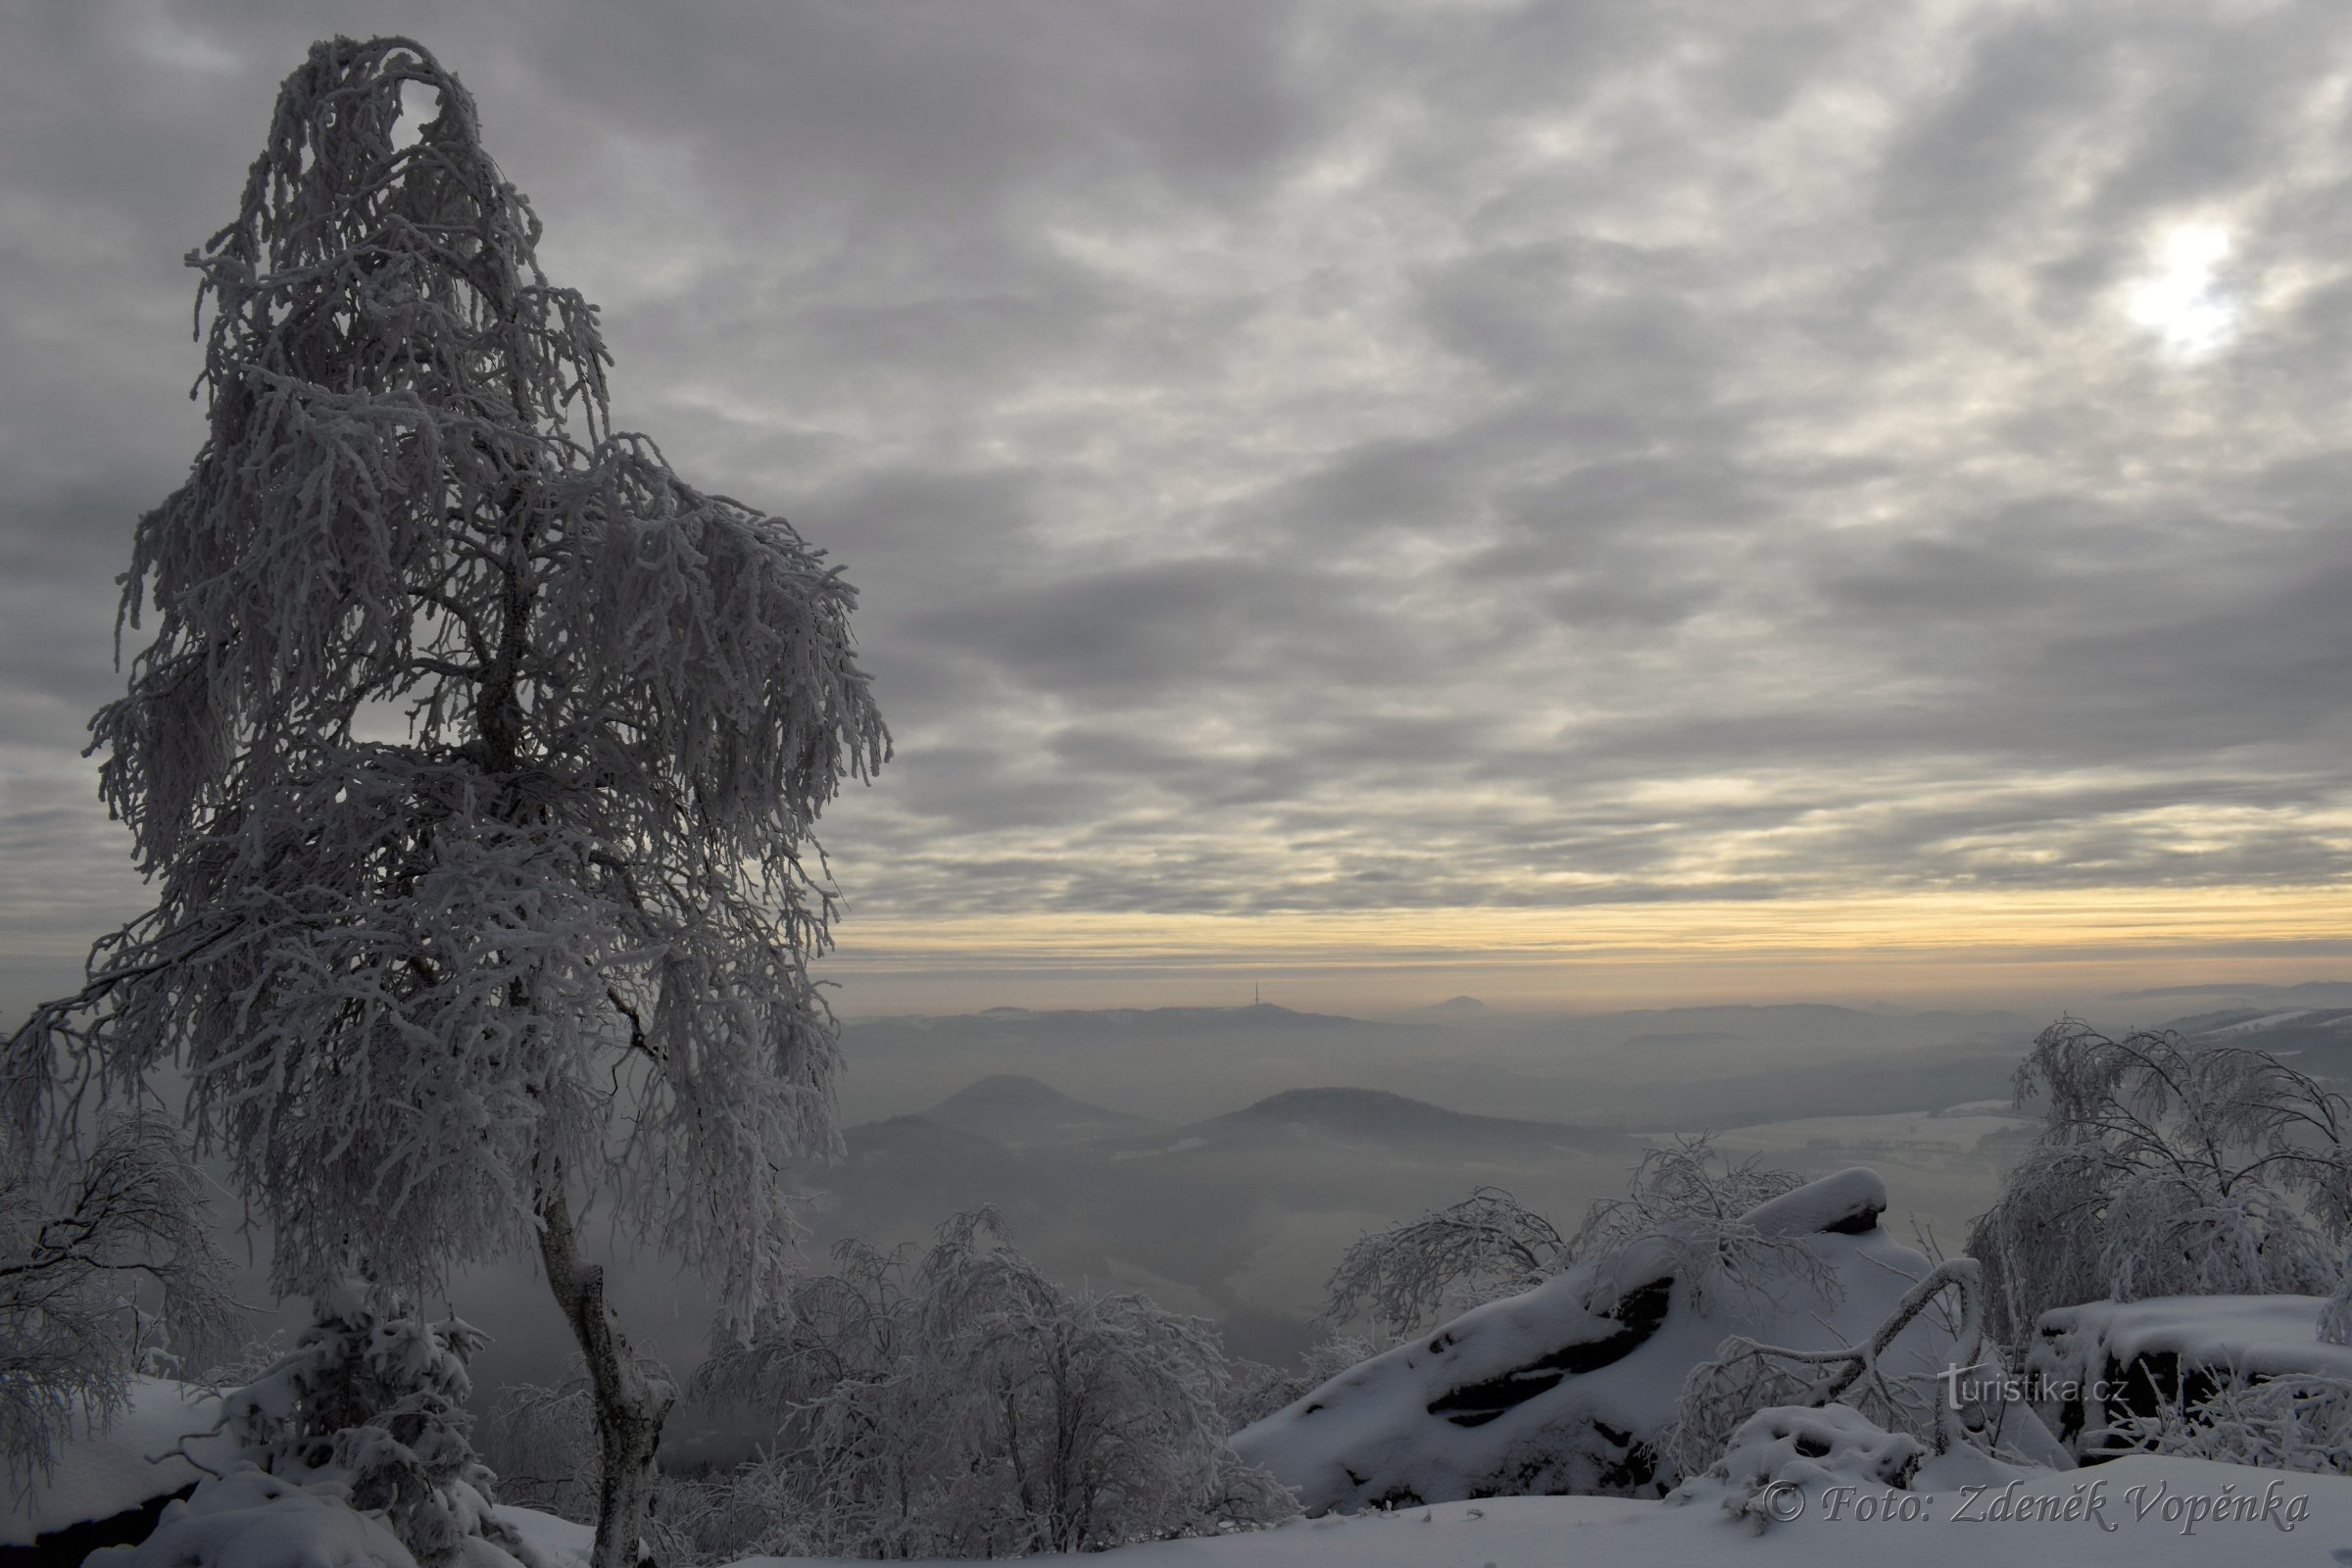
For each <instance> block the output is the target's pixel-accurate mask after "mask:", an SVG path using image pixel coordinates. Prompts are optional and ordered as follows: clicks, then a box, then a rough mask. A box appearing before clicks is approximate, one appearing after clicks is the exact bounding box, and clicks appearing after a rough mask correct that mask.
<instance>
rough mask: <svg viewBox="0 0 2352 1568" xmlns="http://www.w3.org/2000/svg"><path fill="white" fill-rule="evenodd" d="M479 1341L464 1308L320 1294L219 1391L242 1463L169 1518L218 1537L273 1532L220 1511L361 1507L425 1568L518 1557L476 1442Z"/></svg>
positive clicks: (164, 1552)
mask: <svg viewBox="0 0 2352 1568" xmlns="http://www.w3.org/2000/svg"><path fill="white" fill-rule="evenodd" d="M482 1343H483V1340H482V1336H481V1335H480V1334H479V1333H478V1332H477V1331H476V1330H474V1329H472V1328H469V1327H468V1326H466V1324H464V1323H461V1322H458V1321H456V1320H454V1319H453V1320H451V1321H450V1322H447V1323H439V1324H432V1323H427V1322H425V1321H424V1319H423V1318H422V1316H421V1315H419V1314H418V1313H417V1311H416V1309H415V1308H414V1307H413V1306H411V1305H410V1304H409V1303H408V1302H407V1301H406V1300H404V1299H402V1298H401V1297H400V1296H399V1294H398V1293H397V1292H395V1291H393V1290H391V1289H390V1288H388V1287H386V1286H382V1285H373V1284H363V1283H359V1282H351V1283H347V1284H344V1285H342V1286H338V1287H336V1288H335V1289H333V1290H330V1291H327V1292H325V1293H323V1294H321V1295H320V1297H319V1299H318V1300H317V1302H316V1303H315V1307H314V1315H313V1321H312V1323H311V1325H310V1327H309V1328H307V1329H305V1330H304V1331H303V1333H302V1334H301V1336H300V1337H299V1338H298V1339H297V1340H296V1341H295V1344H294V1348H293V1349H292V1350H291V1351H289V1352H288V1353H286V1354H285V1355H284V1356H282V1357H281V1358H279V1359H278V1360H277V1361H276V1362H275V1363H274V1364H273V1365H271V1366H270V1367H269V1368H267V1369H265V1370H264V1371H263V1372H262V1373H261V1374H260V1375H259V1376H258V1377H256V1378H255V1379H254V1380H253V1381H252V1382H250V1383H248V1384H246V1385H245V1386H244V1387H243V1388H240V1389H237V1390H234V1391H232V1392H230V1393H228V1394H226V1395H225V1396H224V1397H223V1398H222V1401H221V1423H222V1425H223V1426H224V1427H225V1428H226V1430H227V1431H228V1433H229V1434H230V1435H231V1436H233V1437H234V1438H235V1439H236V1440H237V1441H238V1443H239V1445H240V1446H241V1448H242V1450H243V1455H244V1464H243V1466H242V1467H241V1468H239V1469H235V1470H232V1471H230V1472H229V1473H227V1474H226V1475H224V1476H221V1477H218V1478H216V1479H214V1480H210V1481H207V1482H205V1483H203V1484H202V1485H201V1486H199V1487H198V1489H197V1493H196V1495H195V1496H194V1497H192V1498H190V1499H189V1501H188V1503H187V1504H185V1505H181V1513H180V1514H178V1515H169V1514H168V1515H167V1520H166V1523H167V1524H169V1523H171V1522H172V1519H174V1518H177V1519H180V1520H181V1526H180V1527H178V1528H181V1529H183V1532H194V1533H195V1536H196V1537H200V1538H201V1539H202V1540H204V1541H207V1542H210V1541H213V1540H215V1538H216V1537H218V1536H220V1534H221V1532H222V1531H230V1530H232V1529H233V1530H235V1531H242V1530H244V1529H246V1528H247V1527H248V1525H252V1527H253V1528H255V1529H261V1530H263V1534H264V1535H265V1536H267V1535H268V1530H267V1529H266V1528H265V1527H263V1526H261V1525H258V1524H253V1522H252V1521H246V1522H245V1523H241V1524H234V1525H233V1526H232V1525H231V1524H230V1523H224V1522H221V1521H224V1520H226V1519H227V1518H228V1516H229V1515H232V1514H233V1515H238V1516H240V1517H242V1516H243V1515H245V1514H247V1513H254V1512H256V1511H259V1512H263V1513H270V1514H271V1516H272V1517H279V1516H282V1517H284V1518H287V1519H292V1518H294V1517H295V1515H297V1514H299V1515H300V1517H301V1518H302V1519H303V1520H312V1521H314V1522H316V1521H317V1520H321V1519H325V1518H326V1517H327V1515H325V1514H320V1513H319V1509H321V1508H324V1509H326V1510H327V1511H328V1513H329V1514H331V1513H332V1512H333V1511H334V1510H336V1509H341V1510H345V1511H353V1510H356V1511H357V1512H359V1513H362V1514H365V1515H367V1516H368V1517H369V1518H370V1519H373V1520H376V1521H378V1522H379V1523H380V1526H381V1528H383V1529H384V1530H388V1531H389V1532H390V1534H391V1537H392V1539H393V1540H394V1541H396V1542H397V1543H398V1544H400V1546H401V1548H402V1550H403V1551H404V1552H405V1553H406V1554H407V1556H408V1557H409V1558H411V1559H413V1560H414V1561H415V1562H416V1563H417V1564H418V1565H420V1568H443V1565H450V1564H465V1563H482V1562H500V1561H510V1560H512V1559H513V1557H514V1556H515V1555H518V1554H519V1553H520V1551H521V1547H520V1544H519V1542H518V1541H517V1540H516V1539H515V1537H514V1535H513V1533H512V1532H510V1531H509V1530H507V1528H506V1527H505V1526H503V1525H501V1524H499V1523H498V1522H497V1521H496V1519H494V1518H493V1517H492V1515H491V1512H490V1507H491V1504H490V1491H491V1486H492V1481H493V1478H492V1476H491V1474H490V1471H489V1470H488V1469H487V1468H486V1467H485V1466H484V1465H483V1464H482V1462H481V1461H480V1460H479V1459H478V1458H477V1457H475V1455H474V1452H473V1448H472V1446H471V1444H470V1442H469V1441H468V1437H469V1429H470V1426H471V1417H470V1416H468V1415H467V1414H466V1407H465V1400H466V1396H467V1394H468V1393H469V1392H470V1388H471V1385H470V1382H469V1380H468V1378H467V1375H466V1361H467V1360H468V1359H469V1358H470V1357H471V1356H472V1354H473V1353H474V1351H476V1350H477V1349H479V1348H481V1346H482ZM257 1478H259V1479H257ZM264 1480H266V1481H267V1482H268V1483H269V1484H268V1485H264V1484H263V1481H264ZM198 1520H213V1521H215V1522H214V1523H210V1524H198V1523H196V1522H195V1521H198ZM288 1528H293V1527H292V1526H289V1527H288ZM311 1528H312V1527H311V1525H310V1524H304V1525H302V1526H301V1529H300V1530H298V1531H297V1534H300V1533H301V1531H307V1530H310V1529H311ZM318 1528H319V1529H321V1530H327V1531H328V1532H329V1534H330V1536H332V1537H333V1539H335V1540H338V1541H339V1540H343V1539H344V1537H345V1536H349V1537H350V1539H351V1540H352V1541H358V1540H359V1539H360V1537H359V1536H352V1535H351V1532H352V1531H353V1530H356V1529H357V1528H358V1527H356V1526H343V1525H331V1526H330V1525H328V1524H319V1525H318ZM336 1532H340V1533H341V1534H336ZM160 1534H162V1533H161V1532H160V1531H159V1535H160ZM362 1534H363V1535H364V1534H366V1532H362ZM492 1548H494V1550H493V1549H492ZM176 1549H177V1548H175V1547H169V1546H168V1545H167V1546H159V1547H157V1548H156V1552H157V1553H161V1554H160V1555H156V1554H153V1553H151V1554H149V1555H148V1556H142V1557H139V1558H136V1559H134V1560H135V1562H136V1563H138V1564H141V1565H143V1564H146V1563H148V1562H149V1561H153V1562H156V1563H177V1562H179V1561H180V1560H181V1559H180V1558H178V1557H176V1556H173V1555H172V1551H173V1550H176ZM206 1549H208V1550H210V1549H212V1548H210V1547H207V1548H206ZM336 1549H337V1550H340V1549H342V1548H341V1547H337V1548H336ZM352 1549H353V1550H358V1549H359V1548H358V1547H357V1546H354V1547H352ZM369 1549H373V1548H369ZM494 1551H503V1552H505V1553H507V1554H508V1556H507V1557H505V1558H501V1557H499V1556H497V1555H495V1554H494ZM199 1560H205V1561H210V1560H212V1559H210V1558H203V1559H199ZM240 1560H241V1559H239V1558H237V1557H235V1556H234V1555H231V1556H229V1557H225V1558H221V1561H222V1562H224V1563H234V1562H238V1561H240ZM288 1560H289V1561H295V1560H301V1561H306V1562H307V1561H309V1560H310V1559H296V1558H289V1559H288ZM354 1560H365V1561H372V1560H374V1559H373V1558H368V1557H366V1556H364V1555H363V1556H362V1557H360V1558H355V1559H354Z"/></svg>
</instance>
